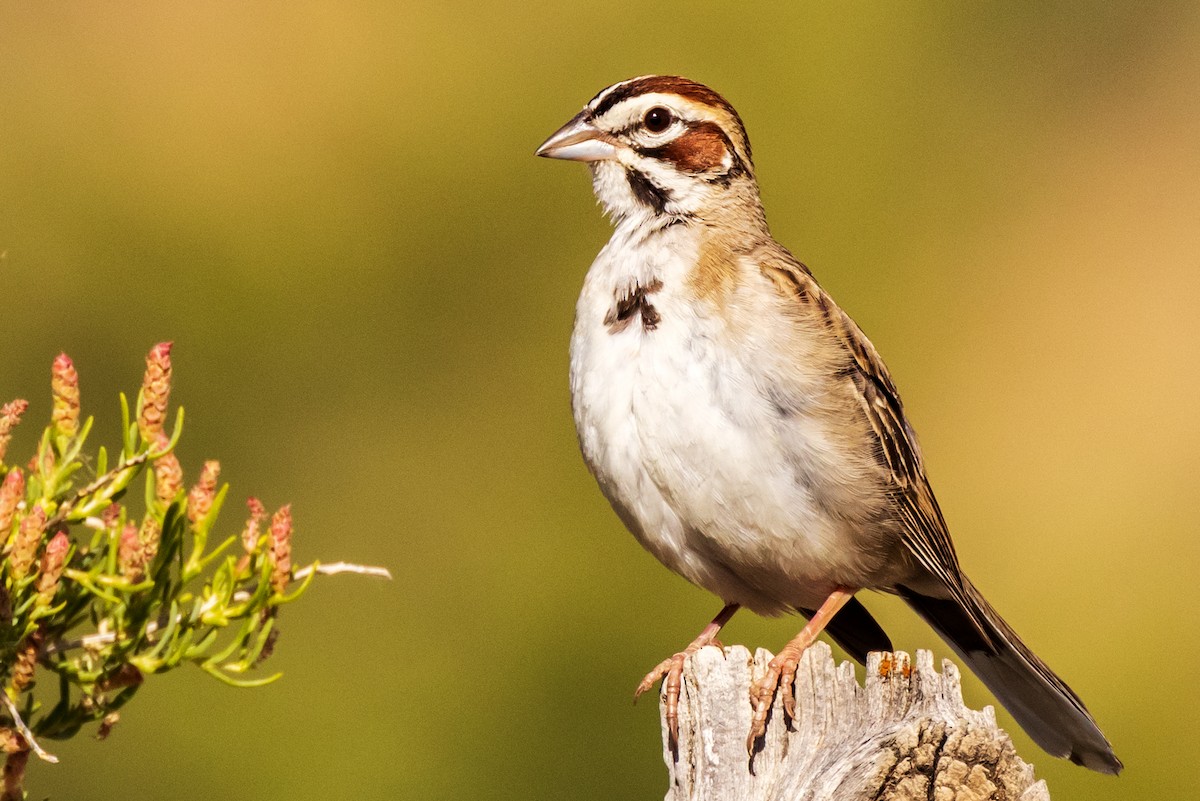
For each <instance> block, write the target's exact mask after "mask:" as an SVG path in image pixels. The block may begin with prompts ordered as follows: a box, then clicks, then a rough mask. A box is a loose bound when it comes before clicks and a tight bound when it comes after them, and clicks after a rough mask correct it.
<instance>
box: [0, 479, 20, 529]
mask: <svg viewBox="0 0 1200 801" xmlns="http://www.w3.org/2000/svg"><path fill="white" fill-rule="evenodd" d="M24 497H25V474H24V473H22V472H21V468H19V467H14V468H13V469H12V470H9V471H8V475H6V476H5V477H4V483H3V484H0V546H3V545H4V544H5V543H7V542H8V535H9V533H10V532H11V531H12V521H13V514H15V513H16V511H17V504H19V503H20V502H21V499H22V498H24Z"/></svg>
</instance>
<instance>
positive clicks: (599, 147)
mask: <svg viewBox="0 0 1200 801" xmlns="http://www.w3.org/2000/svg"><path fill="white" fill-rule="evenodd" d="M586 117H587V109H584V110H583V111H581V112H579V113H578V114H576V115H575V116H574V117H573V118H571V121H570V122H568V123H567V124H566V125H564V126H563V127H561V128H559V129H558V130H557V131H555V132H554V133H553V134H551V136H550V138H549V139H547V140H546V141H545V142H542V146H541V147H539V148H538V149H537V151H536V152H535V154H534V155H537V156H542V157H543V158H548V159H567V160H569V161H604V160H606V159H615V158H616V157H617V147H616V144H615V143H614V142H613V140H612V139H611V138H610V137H609V136H608V134H606V133H604V132H603V131H601V130H600V129H599V128H596V127H595V126H594V125H592V124H591V123H589V122H588V121H587V119H586Z"/></svg>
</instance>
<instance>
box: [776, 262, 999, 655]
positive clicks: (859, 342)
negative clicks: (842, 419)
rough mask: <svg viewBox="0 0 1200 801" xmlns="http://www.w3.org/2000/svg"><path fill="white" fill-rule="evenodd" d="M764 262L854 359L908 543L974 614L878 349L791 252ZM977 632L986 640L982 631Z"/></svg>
mask: <svg viewBox="0 0 1200 801" xmlns="http://www.w3.org/2000/svg"><path fill="white" fill-rule="evenodd" d="M760 263H761V264H762V265H763V270H764V272H766V274H767V276H768V277H769V278H770V279H771V280H772V281H774V282H775V283H776V285H777V286H779V287H780V288H781V289H782V290H783V291H785V292H787V293H789V294H791V295H793V296H794V297H795V298H796V299H797V300H798V301H799V302H800V303H803V304H805V305H807V306H809V307H810V308H812V309H813V310H815V311H817V312H819V313H820V314H821V315H822V317H823V318H824V320H825V323H826V324H827V325H828V326H829V330H830V331H831V332H832V333H833V334H834V335H835V336H836V338H837V340H838V341H839V342H840V343H841V344H842V346H843V347H844V348H845V349H846V352H847V353H848V354H849V356H850V359H849V369H847V371H846V372H847V379H846V380H848V381H851V382H853V384H854V388H855V390H856V395H857V397H858V398H859V401H860V403H861V404H862V411H863V414H864V415H865V416H866V418H867V420H868V421H869V423H870V425H871V428H872V430H873V431H874V432H875V436H876V438H877V439H878V442H879V450H878V457H879V459H880V462H881V464H882V465H883V466H884V467H885V468H886V469H887V472H888V475H889V476H890V477H891V481H892V485H893V487H894V489H895V499H896V508H897V511H898V514H899V515H900V518H901V520H902V522H903V524H904V544H905V546H907V548H908V550H909V551H910V552H911V553H912V555H913V556H914V557H915V558H916V560H917V561H918V562H919V563H920V564H921V565H923V566H924V567H925V568H927V569H928V570H929V572H930V573H932V574H933V575H934V576H936V577H937V578H938V579H939V580H940V581H941V583H943V584H944V585H945V586H946V588H947V590H949V592H950V593H951V594H952V595H953V596H955V597H956V599H957V600H959V601H961V602H962V604H963V606H964V607H965V608H966V609H968V610H971V609H973V605H972V604H971V603H969V601H968V598H967V591H966V589H965V587H964V585H963V580H962V571H961V568H960V567H959V564H958V556H957V554H955V552H954V544H953V543H952V542H951V541H950V534H949V532H948V530H947V528H946V521H945V520H944V519H943V517H942V510H941V509H940V508H939V507H938V503H937V499H936V498H934V495H933V490H932V489H931V488H930V486H929V481H928V479H926V477H925V466H924V462H923V461H922V459H921V450H920V448H919V446H918V445H917V439H916V434H915V433H914V432H913V430H912V427H911V426H910V425H909V423H908V420H907V418H906V417H905V416H904V404H903V403H902V402H901V400H900V394H899V393H898V392H897V391H896V385H895V384H894V383H892V377H891V375H890V374H889V373H888V369H887V367H886V366H885V365H884V363H883V359H881V358H880V356H879V353H878V352H877V351H876V350H875V346H874V345H872V344H871V341H870V340H869V339H867V335H866V334H864V333H863V332H862V329H860V328H859V327H858V325H857V324H856V323H855V322H854V321H853V320H851V319H850V317H849V315H847V314H846V313H845V312H844V311H842V310H841V308H840V307H838V305H837V304H836V303H834V302H833V299H832V298H831V297H830V296H829V295H828V294H827V293H826V292H825V290H823V289H822V288H821V287H820V285H819V284H817V281H816V279H815V278H813V276H812V273H810V272H809V271H808V268H807V267H805V266H804V265H803V264H801V263H800V262H799V261H796V260H795V259H794V258H793V257H792V256H791V254H790V253H787V252H786V251H783V253H782V254H780V256H778V257H776V258H770V259H761V260H760ZM977 625H978V622H977ZM979 629H980V634H981V635H983V636H984V638H985V639H986V638H987V635H986V634H985V629H984V627H982V626H979Z"/></svg>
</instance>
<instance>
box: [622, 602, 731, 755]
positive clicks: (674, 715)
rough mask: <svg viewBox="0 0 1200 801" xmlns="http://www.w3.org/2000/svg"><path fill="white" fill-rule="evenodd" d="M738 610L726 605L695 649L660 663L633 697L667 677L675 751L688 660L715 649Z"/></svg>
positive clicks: (693, 645) (669, 725)
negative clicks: (684, 675)
mask: <svg viewBox="0 0 1200 801" xmlns="http://www.w3.org/2000/svg"><path fill="white" fill-rule="evenodd" d="M738 609H739V605H738V604H726V605H725V608H724V609H722V610H721V611H720V612H718V613H717V616H716V617H714V618H713V619H712V622H711V623H709V624H708V625H707V626H705V627H704V631H702V632H700V636H699V637H697V638H696V639H694V640H692V643H691V645H689V646H688V647H687V648H684V649H683V650H682V651H680V652H679V653H677V654H675V655H674V656H671V657H668V658H666V659H664V660H663V661H661V662H659V663H658V665H657V666H656V667H655V668H654V670H651V671H650V672H649V673H647V674H646V678H644V679H642V683H641V684H639V685H638V688H637V690H635V691H634V693H633V697H634V699H635V700H636V699H637V697H638V696H639V695H641V694H642V693H644V692H646V690H649V689H650V688H651V687H653V686H654V682H656V681H658V680H659V679H661V678H663V677H664V676H665V677H666V679H665V681H664V682H663V687H664V689H665V691H666V695H667V732H668V734H669V737H670V743H671V748H672V749H674V748H675V747H676V746H677V744H678V742H679V691H680V688H681V687H682V685H683V663H684V660H686V659H687V658H688V657H689V656H691V655H692V654H694V653H696V652H697V651H699V650H700V649H701V648H703V647H704V646H706V645H712V644H713V643H714V642H716V639H717V633H718V632H719V631H720V630H721V627H722V626H724V625H725V624H726V623H728V622H729V618H731V617H733V613H734V612H736V611H737V610H738Z"/></svg>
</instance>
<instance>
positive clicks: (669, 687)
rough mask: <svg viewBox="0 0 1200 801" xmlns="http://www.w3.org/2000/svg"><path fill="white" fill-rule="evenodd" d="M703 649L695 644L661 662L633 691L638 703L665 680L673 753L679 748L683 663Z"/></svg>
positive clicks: (669, 736)
mask: <svg viewBox="0 0 1200 801" xmlns="http://www.w3.org/2000/svg"><path fill="white" fill-rule="evenodd" d="M701 647H702V646H697V645H695V644H694V643H693V644H692V645H689V646H688V647H687V648H685V649H684V650H682V651H680V652H679V653H677V654H673V655H672V656H669V657H667V658H666V659H664V660H663V661H661V662H659V663H658V664H657V665H655V667H654V669H653V670H651V671H650V672H649V673H647V674H646V677H645V678H644V679H642V682H641V684H639V685H638V686H637V689H636V690H634V691H633V700H634V701H637V699H638V696H640V695H641V694H642V693H644V692H646V691H647V690H649V689H650V688H651V687H653V686H654V683H655V682H657V681H658V680H659V679H662V680H663V690H664V692H665V694H666V710H667V712H666V715H667V736H668V738H669V740H670V746H671V750H672V751H674V750H676V749H677V748H678V747H679V693H680V689H681V688H682V687H683V663H684V662H685V661H686V660H687V658H688V657H689V656H691V655H692V654H694V653H696V651H699V650H700V648H701Z"/></svg>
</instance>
